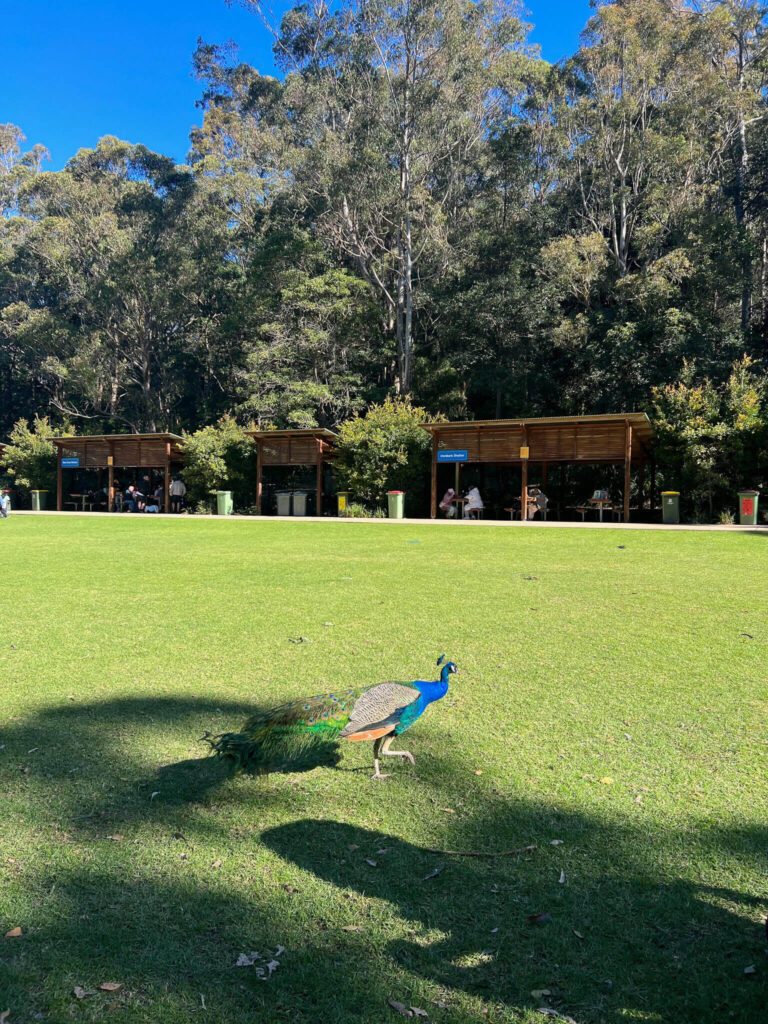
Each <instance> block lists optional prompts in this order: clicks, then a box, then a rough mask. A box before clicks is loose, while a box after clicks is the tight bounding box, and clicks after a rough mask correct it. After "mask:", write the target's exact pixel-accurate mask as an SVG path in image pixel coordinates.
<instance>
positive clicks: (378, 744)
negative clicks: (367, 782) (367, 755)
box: [371, 736, 391, 779]
mask: <svg viewBox="0 0 768 1024" xmlns="http://www.w3.org/2000/svg"><path fill="white" fill-rule="evenodd" d="M390 738H391V737H389V736H388V737H387V739H390ZM382 739H383V737H381V736H379V738H378V739H377V740H375V741H374V744H373V764H374V767H375V769H376V771H375V772H374V773H373V775H372V776H371V778H372V779H388V778H389V775H388V774H387V773H384V774H382V773H381V772H380V771H379V748H380V747H381V743H382Z"/></svg>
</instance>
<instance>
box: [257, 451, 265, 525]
mask: <svg viewBox="0 0 768 1024" xmlns="http://www.w3.org/2000/svg"><path fill="white" fill-rule="evenodd" d="M262 444H263V442H262V440H261V438H257V440H256V515H258V516H260V515H261V467H262V459H263V451H262Z"/></svg>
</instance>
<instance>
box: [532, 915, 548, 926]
mask: <svg viewBox="0 0 768 1024" xmlns="http://www.w3.org/2000/svg"><path fill="white" fill-rule="evenodd" d="M528 920H529V921H530V922H531V924H547V922H548V921H551V920H552V915H551V914H530V915H529V916H528Z"/></svg>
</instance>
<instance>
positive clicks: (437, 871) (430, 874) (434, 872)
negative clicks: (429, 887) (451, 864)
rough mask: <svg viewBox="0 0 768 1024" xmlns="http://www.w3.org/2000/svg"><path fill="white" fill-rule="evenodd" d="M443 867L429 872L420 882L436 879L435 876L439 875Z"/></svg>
mask: <svg viewBox="0 0 768 1024" xmlns="http://www.w3.org/2000/svg"><path fill="white" fill-rule="evenodd" d="M444 867H445V864H440V865H438V867H436V868H435V870H434V871H430V872H429V874H428V875H424V878H423V879H422V881H424V882H428V881H429V880H430V878H437V876H438V875H439V874H440V872H441V871H442V870H443V868H444Z"/></svg>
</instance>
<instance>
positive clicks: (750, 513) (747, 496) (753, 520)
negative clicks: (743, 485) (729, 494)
mask: <svg viewBox="0 0 768 1024" xmlns="http://www.w3.org/2000/svg"><path fill="white" fill-rule="evenodd" d="M759 497H760V491H739V522H740V523H741V525H742V526H757V502H758V499H759Z"/></svg>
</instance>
